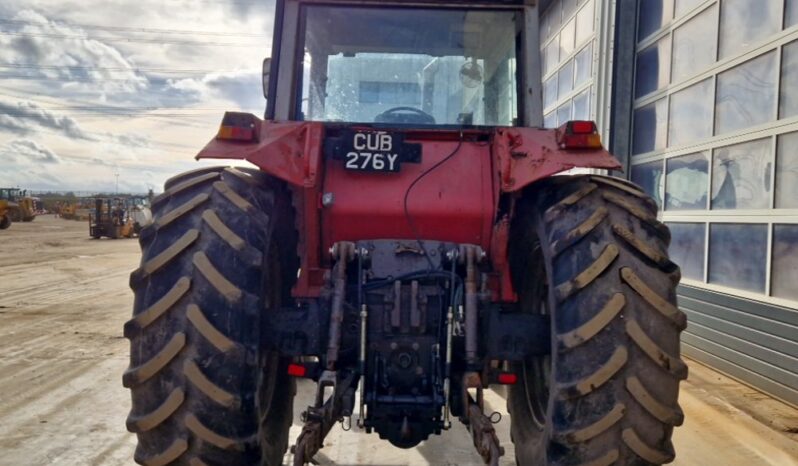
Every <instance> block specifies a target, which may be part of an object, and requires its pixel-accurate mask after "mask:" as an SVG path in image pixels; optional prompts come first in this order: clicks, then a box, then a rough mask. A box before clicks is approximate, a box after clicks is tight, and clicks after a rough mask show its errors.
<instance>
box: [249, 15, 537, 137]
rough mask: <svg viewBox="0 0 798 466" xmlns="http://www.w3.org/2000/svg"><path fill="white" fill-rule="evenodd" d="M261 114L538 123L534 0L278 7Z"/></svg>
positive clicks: (420, 122) (431, 123)
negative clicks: (265, 103) (265, 99)
mask: <svg viewBox="0 0 798 466" xmlns="http://www.w3.org/2000/svg"><path fill="white" fill-rule="evenodd" d="M277 18H278V22H277V26H276V30H275V41H274V44H275V45H274V48H273V52H272V58H271V59H267V60H266V61H265V62H264V77H265V79H264V95H265V96H266V97H267V101H268V108H267V111H266V117H267V119H278V120H294V121H322V122H329V123H349V124H351V123H358V124H364V125H375V126H386V125H388V126H412V127H443V128H469V127H481V126H488V127H497V126H521V125H525V126H538V125H539V124H540V121H541V116H540V110H541V109H540V103H539V102H538V100H539V99H540V92H539V88H540V83H539V81H540V79H539V58H538V55H539V54H538V52H537V50H538V46H537V43H538V32H537V18H538V12H537V6H536V2H535V1H531V0H526V1H523V0H516V1H511V0H506V1H477V2H466V1H462V2H451V1H445V2H444V1H421V2H412V4H411V3H410V2H402V1H389V2H346V1H331V2H324V3H323V4H322V3H321V2H314V1H303V0H282V1H278V6H277Z"/></svg>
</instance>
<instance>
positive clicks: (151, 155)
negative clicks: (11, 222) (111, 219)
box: [0, 0, 274, 192]
mask: <svg viewBox="0 0 798 466" xmlns="http://www.w3.org/2000/svg"><path fill="white" fill-rule="evenodd" d="M273 10H274V2H273V0H2V1H0V186H19V187H22V188H29V189H34V190H48V189H54V190H74V191H97V190H103V191H113V190H115V183H116V177H115V175H116V174H119V190H120V191H129V192H146V191H147V189H148V188H153V189H155V190H156V191H160V190H161V189H162V184H163V181H164V180H165V179H166V178H169V177H170V176H172V175H174V174H176V173H179V172H181V171H185V170H188V169H192V168H196V167H198V166H199V164H200V162H195V161H194V159H193V156H194V155H195V154H196V153H197V151H198V150H199V149H200V148H202V146H204V144H205V143H206V142H207V141H208V140H210V139H211V138H212V137H213V135H214V134H215V132H216V130H217V129H218V125H219V122H220V121H221V116H222V114H223V113H224V111H225V110H237V111H250V112H253V113H255V114H258V115H260V114H262V113H263V108H264V105H265V101H264V99H263V96H262V93H261V86H260V67H261V62H262V60H263V58H264V57H265V56H268V55H269V54H270V51H271V30H272V23H273V13H274V11H273Z"/></svg>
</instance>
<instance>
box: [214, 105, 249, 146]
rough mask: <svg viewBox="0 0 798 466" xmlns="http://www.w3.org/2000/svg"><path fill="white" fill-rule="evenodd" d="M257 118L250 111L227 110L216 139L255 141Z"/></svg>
mask: <svg viewBox="0 0 798 466" xmlns="http://www.w3.org/2000/svg"><path fill="white" fill-rule="evenodd" d="M257 122H258V119H257V117H255V115H253V114H251V113H240V112H227V113H225V114H224V118H223V119H222V126H221V127H220V128H219V133H218V134H217V135H216V139H221V140H224V141H240V142H257V140H258V133H257Z"/></svg>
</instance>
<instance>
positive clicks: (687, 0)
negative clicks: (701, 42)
mask: <svg viewBox="0 0 798 466" xmlns="http://www.w3.org/2000/svg"><path fill="white" fill-rule="evenodd" d="M703 2H704V0H676V17H677V18H678V17H679V16H682V15H683V14H685V13H687V12H689V11H690V10H692V9H693V8H695V7H697V6H698V5H699V4H701V3H703Z"/></svg>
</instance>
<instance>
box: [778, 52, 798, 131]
mask: <svg viewBox="0 0 798 466" xmlns="http://www.w3.org/2000/svg"><path fill="white" fill-rule="evenodd" d="M783 50H784V52H783V54H782V58H781V97H780V99H779V102H780V104H779V118H788V117H791V116H795V115H798V41H795V42H790V43H789V44H787V45H785V46H784V49H783Z"/></svg>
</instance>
